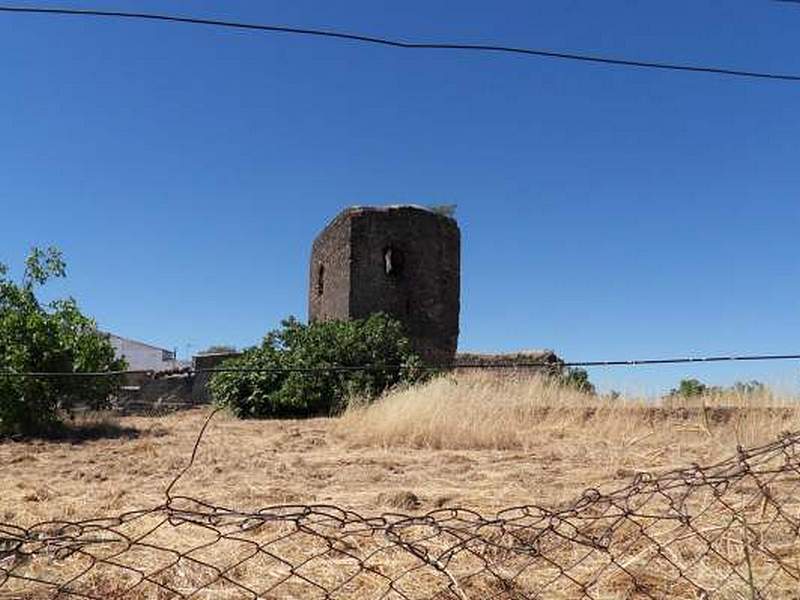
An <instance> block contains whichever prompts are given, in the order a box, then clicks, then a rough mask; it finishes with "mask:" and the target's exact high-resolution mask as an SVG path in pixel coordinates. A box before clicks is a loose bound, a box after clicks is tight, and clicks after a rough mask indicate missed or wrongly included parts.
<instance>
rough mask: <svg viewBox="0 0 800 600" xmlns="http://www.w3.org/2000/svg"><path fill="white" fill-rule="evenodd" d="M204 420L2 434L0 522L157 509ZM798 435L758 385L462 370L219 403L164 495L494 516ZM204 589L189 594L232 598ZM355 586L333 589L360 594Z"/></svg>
mask: <svg viewBox="0 0 800 600" xmlns="http://www.w3.org/2000/svg"><path fill="white" fill-rule="evenodd" d="M208 414H209V409H197V410H191V411H186V412H181V413H175V414H171V415H168V416H161V417H119V418H116V419H113V420H109V419H108V418H101V417H91V418H85V420H84V421H83V422H82V423H80V424H77V431H78V432H79V433H77V434H76V435H74V436H72V437H68V438H66V439H64V440H51V441H43V440H30V441H7V442H4V443H0V464H2V465H3V468H2V470H0V490H2V493H0V522H5V523H13V524H15V525H19V526H23V527H28V526H30V525H33V524H34V523H37V522H41V521H47V520H69V521H77V520H82V519H89V518H96V517H100V516H106V515H116V514H120V513H123V512H125V511H129V510H134V509H140V508H143V507H149V506H155V505H158V504H160V503H162V502H163V501H164V490H165V488H166V486H167V485H168V484H169V482H170V481H171V480H172V479H173V478H174V477H175V476H176V475H177V473H178V472H179V471H180V469H181V468H183V466H185V465H186V464H187V461H188V459H189V456H190V454H191V452H192V447H193V444H194V442H195V438H196V436H197V434H198V431H199V429H200V427H201V426H202V424H203V421H204V419H205V418H206V417H207V416H208ZM794 430H800V412H798V411H796V410H795V398H792V397H788V396H777V395H775V394H773V393H772V392H770V391H768V390H767V391H761V392H759V393H757V394H750V395H743V394H733V393H720V394H717V395H715V396H709V397H705V398H699V399H698V398H693V399H672V400H671V401H670V402H668V403H667V402H660V403H652V402H645V401H643V400H637V399H630V398H617V399H613V400H612V399H609V398H603V397H594V396H588V395H584V394H581V393H578V392H575V391H571V390H566V389H562V388H558V387H555V386H553V385H551V384H548V383H547V382H545V381H541V380H537V379H526V378H513V377H505V378H501V377H497V376H492V375H484V374H472V375H468V376H459V377H458V378H457V379H456V378H441V379H437V380H434V381H432V382H430V383H428V384H426V385H425V386H422V387H418V388H411V389H407V390H400V391H397V392H394V393H392V394H389V395H388V396H386V397H384V398H382V399H380V400H379V401H378V402H377V403H375V404H373V405H370V406H363V407H356V408H352V409H351V410H350V411H348V412H347V413H346V414H345V415H344V416H342V417H340V418H335V419H322V418H320V419H309V420H297V421H294V420H291V421H290V420H281V421H238V420H235V419H233V418H231V417H229V416H227V415H226V414H224V413H219V414H217V415H215V417H214V418H213V419H212V421H211V423H210V425H209V428H208V430H207V431H206V434H205V436H204V438H203V440H202V443H201V445H200V447H199V451H198V455H197V459H196V462H195V464H194V465H193V467H192V468H191V469H190V470H189V471H188V472H187V473H186V474H185V475H184V476H183V477H182V478H181V480H180V482H179V483H178V485H177V486H176V488H175V490H174V492H173V493H174V494H182V495H186V496H191V497H195V498H200V499H203V500H204V501H207V502H209V503H211V504H214V505H218V506H226V507H237V508H242V509H248V510H252V509H257V508H259V507H264V506H271V505H286V504H290V505H309V504H317V505H335V506H337V507H340V508H343V509H347V510H352V511H356V512H358V513H360V514H366V515H373V514H380V513H387V512H390V513H397V512H399V513H403V514H411V515H413V514H422V513H426V512H429V511H433V510H437V509H442V508H448V507H464V508H468V509H471V510H474V511H477V512H479V513H481V514H482V515H490V514H493V513H495V512H496V511H498V510H502V509H505V508H507V507H511V506H516V505H531V504H532V505H539V506H552V507H557V506H560V505H564V504H568V503H570V502H573V501H574V499H576V498H578V497H580V495H581V493H582V492H583V490H585V489H586V488H598V489H600V490H603V491H606V490H612V489H615V488H619V487H622V486H624V485H625V484H626V483H628V482H629V481H630V480H631V479H632V478H633V477H634V476H635V475H636V474H637V473H640V472H643V471H647V472H659V471H664V470H669V469H675V468H680V467H684V466H687V465H690V464H692V463H699V464H710V463H714V462H716V461H718V460H720V459H722V458H724V457H727V456H730V455H731V454H733V453H735V451H736V447H737V445H740V444H741V445H744V446H753V445H757V444H761V443H764V442H768V441H771V440H773V439H775V438H776V437H777V436H778V435H779V434H780V433H781V432H784V431H794ZM81 432H82V433H81ZM288 551H289V550H288V549H287V552H288ZM301 551H302V549H301V548H293V549H292V552H301ZM1 566H2V563H0V567H1ZM104 581H105V583H103V584H102V585H108V582H107V580H104ZM15 585H16V587H15V588H14V590H15V591H14V593H17V594H21V593H22V592H21V590H22V588H21V587H20V585H21V584H20V583H19V582H17V583H15ZM96 585H97V586H100V587H98V588H97V589H99V590H100V589H105V588H103V587H102V586H101V584H100V583H96ZM425 585H428V584H424V583H420V584H419V590H427V589H428V588H425ZM430 585H431V586H432V585H433V584H432V583H431V584H430ZM23 587H24V586H23ZM412 587H413V586H412ZM10 589H11V588H10V585H7V586H5V587H3V586H2V585H0V598H6V597H7V598H11V597H24V596H21V595H18V596H9V595H6V596H4V595H3V594H4V593H6V594H9V593H11V591H10ZM287 589H288V588H287ZM343 589H344V588H343ZM359 589H360V588H359ZM364 589H365V590H366V589H367V588H364ZM414 589H417V588H414ZM430 589H434V588H433V587H431V588H430ZM210 590H211V588H209V590H208V594H209V595H207V596H203V595H202V594H201V595H200V596H198V597H220V598H222V597H239V596H236V595H235V594H234V595H232V596H231V595H230V593H228V595H225V593H223V592H221V591H220V592H219V593H218V594H217V595H215V594H216V592H215V593H211V591H210ZM353 590H355V588H353V589H351V590H350V591H349V592H347V593H344V592H342V594H341V595H338V596H335V597H342V598H346V597H354V598H355V597H370V596H368V595H365V594H366V592H364V593H361V592H358V593H357V592H356V591H353ZM36 593H38V592H36ZM98 593H99V592H98ZM158 593H159V594H160V596H158V597H173V596H170V595H169V594H167V593H166V592H164V590H159V592H158ZM204 593H205V592H204ZM420 593H421V592H420ZM425 593H427V592H425ZM463 593H464V597H468V596H467V593H466V592H463ZM499 593H501V592H498V594H499ZM503 593H504V592H503ZM515 593H516V592H515ZM165 594H166V595H165ZM100 596H102V594H100ZM422 596H423V597H431V596H425V594H422ZM31 597H34V596H31ZM142 597H148V594H147V593H144V595H143V596H142ZM152 597H156V596H152ZM242 597H247V596H246V595H244V596H242ZM264 597H270V598H292V597H295V596H292V595H291V592H289V591H286V590H284V591H282V592H281V593H277V594H276V595H273V596H264ZM297 597H301V596H297ZM309 597H316V596H313V595H311V596H309ZM320 597H322V596H320ZM386 597H403V596H402V595H397V596H391V595H389V596H386ZM438 597H441V598H446V597H450V596H438ZM453 597H458V596H457V595H456V596H453ZM472 597H481V596H472ZM486 597H489V596H486ZM495 597H498V598H501V597H502V598H505V597H508V598H516V597H526V596H523V595H520V596H514V595H513V594H512V593H511V592H509V595H507V596H503V595H497V596H495ZM546 597H547V596H546ZM553 597H570V595H569V593H567V592H564V594H562V596H553ZM574 597H579V596H574ZM598 597H599V596H598ZM604 597H638V596H631V595H628V596H625V595H620V596H614V595H613V594H611V595H608V596H604ZM643 597H647V596H643ZM656 597H660V596H656ZM665 597H667V596H665ZM687 597H688V596H687ZM725 597H727V596H725ZM730 597H737V596H734V595H732V596H730ZM743 597H748V596H746V595H745V596H743ZM775 597H778V596H775ZM780 597H787V598H788V597H790V596H780Z"/></svg>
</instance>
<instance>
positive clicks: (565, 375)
mask: <svg viewBox="0 0 800 600" xmlns="http://www.w3.org/2000/svg"><path fill="white" fill-rule="evenodd" d="M560 381H561V383H562V384H563V385H565V386H567V387H571V388H573V389H576V390H578V391H579V392H584V393H586V394H594V393H595V388H594V384H593V383H592V382H591V381H589V373H588V372H587V371H586V369H578V368H575V367H566V368H564V369H562V370H561V374H560Z"/></svg>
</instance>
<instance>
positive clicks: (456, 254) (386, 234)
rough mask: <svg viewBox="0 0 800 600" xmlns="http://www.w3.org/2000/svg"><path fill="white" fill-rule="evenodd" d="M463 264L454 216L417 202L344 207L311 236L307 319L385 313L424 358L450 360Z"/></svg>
mask: <svg viewBox="0 0 800 600" xmlns="http://www.w3.org/2000/svg"><path fill="white" fill-rule="evenodd" d="M460 261H461V235H460V232H459V229H458V225H457V224H456V222H455V220H453V219H452V218H450V217H447V216H444V215H441V214H438V213H435V212H432V211H430V210H427V209H425V208H420V207H416V206H390V207H355V208H351V209H347V210H345V211H344V212H342V213H341V214H340V215H339V216H338V217H336V219H334V220H333V221H332V222H331V224H330V225H328V227H326V228H325V230H323V232H322V233H321V234H320V235H319V236H318V237H317V239H316V240H315V241H314V245H313V248H312V255H311V266H310V271H311V277H310V286H309V319H310V320H312V321H313V320H318V319H359V318H365V317H368V316H369V315H371V314H373V313H376V312H386V313H388V314H390V315H391V316H393V317H394V318H396V319H398V320H399V321H401V322H402V323H403V325H404V326H405V329H406V333H407V334H408V336H409V338H410V339H411V342H412V344H413V346H414V349H415V350H416V351H417V352H418V353H419V354H420V355H421V356H422V357H423V359H424V360H425V361H426V362H428V363H432V364H448V363H450V362H451V361H452V360H453V357H454V356H455V352H456V349H457V346H458V331H459V311H460V285H461V279H460V277H461V275H460V269H461V264H460ZM320 273H322V275H323V278H322V279H321V280H320V278H319V274H320ZM320 282H321V284H320Z"/></svg>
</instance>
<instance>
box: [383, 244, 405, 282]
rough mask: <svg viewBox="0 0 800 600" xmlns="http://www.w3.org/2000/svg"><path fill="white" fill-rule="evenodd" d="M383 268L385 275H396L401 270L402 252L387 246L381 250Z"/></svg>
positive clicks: (400, 272)
mask: <svg viewBox="0 0 800 600" xmlns="http://www.w3.org/2000/svg"><path fill="white" fill-rule="evenodd" d="M383 269H384V272H385V273H386V275H388V276H390V277H397V276H399V275H401V274H402V272H403V253H402V252H400V250H398V249H397V248H394V247H392V246H389V247H388V248H386V249H385V250H384V251H383Z"/></svg>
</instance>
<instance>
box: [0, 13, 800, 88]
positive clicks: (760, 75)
mask: <svg viewBox="0 0 800 600" xmlns="http://www.w3.org/2000/svg"><path fill="white" fill-rule="evenodd" d="M0 12H6V13H32V14H49V15H73V16H91V17H111V18H121V19H145V20H149V21H166V22H172V23H186V24H192V25H210V26H213V27H228V28H233V29H249V30H258V31H270V32H273V33H288V34H295V35H307V36H317V37H326V38H335V39H340V40H350V41H354V42H361V43H366V44H378V45H382V46H391V47H394V48H404V49H417V50H465V51H479V52H502V53H507V54H522V55H529V56H538V57H544V58H557V59H563V60H573V61H580V62H589V63H600V64H606V65H616V66H624V67H638V68H644V69H661V70H667V71H689V72H692V73H712V74H716V75H727V76H733V77H748V78H755V79H777V80H783V81H800V75H795V74H785V73H766V72H761V71H744V70H740V69H726V68H722V67H708V66H700V65H684V64H672V63H662V62H649V61H641V60H629V59H624V58H609V57H605V56H596V55H590V54H576V53H572V52H555V51H551V50H534V49H531V48H520V47H514V46H498V45H492V44H455V43H424V42H404V41H400V40H395V39H390V38H381V37H375V36H369V35H360V34H354V33H343V32H340V31H327V30H323V29H306V28H299V27H284V26H280V25H263V24H257V23H244V22H237V21H222V20H218V19H204V18H197V17H179V16H175V15H166V14H156V13H141V12H125V11H111V10H90V9H77V8H41V7H27V6H0Z"/></svg>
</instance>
